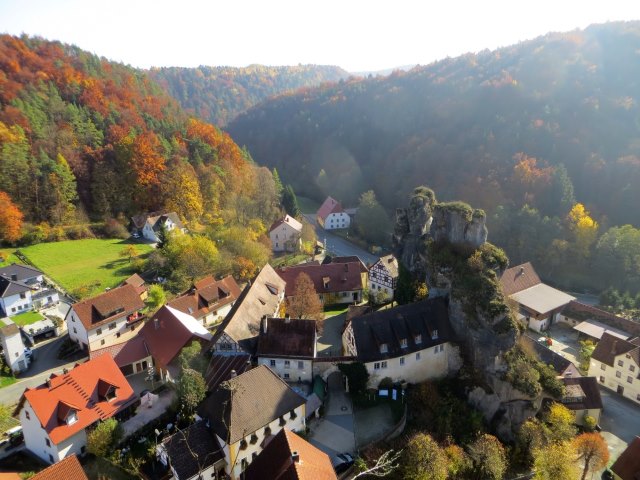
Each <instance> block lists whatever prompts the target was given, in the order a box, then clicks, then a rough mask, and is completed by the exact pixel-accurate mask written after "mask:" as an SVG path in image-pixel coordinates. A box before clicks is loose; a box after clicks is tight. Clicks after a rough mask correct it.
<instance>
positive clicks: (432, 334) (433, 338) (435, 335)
mask: <svg viewBox="0 0 640 480" xmlns="http://www.w3.org/2000/svg"><path fill="white" fill-rule="evenodd" d="M431 339H432V340H437V339H438V330H437V329H436V330H434V331H433V332H431Z"/></svg>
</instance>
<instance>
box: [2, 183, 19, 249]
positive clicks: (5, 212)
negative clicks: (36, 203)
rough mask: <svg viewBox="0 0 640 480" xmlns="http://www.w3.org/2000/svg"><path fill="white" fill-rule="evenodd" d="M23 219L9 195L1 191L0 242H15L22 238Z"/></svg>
mask: <svg viewBox="0 0 640 480" xmlns="http://www.w3.org/2000/svg"><path fill="white" fill-rule="evenodd" d="M22 217H23V216H22V212H21V211H20V209H19V208H18V207H17V206H16V205H15V204H14V203H13V202H12V201H11V198H10V197H9V195H7V194H6V193H5V192H1V191H0V241H6V242H15V241H16V240H18V239H19V238H20V231H21V230H22Z"/></svg>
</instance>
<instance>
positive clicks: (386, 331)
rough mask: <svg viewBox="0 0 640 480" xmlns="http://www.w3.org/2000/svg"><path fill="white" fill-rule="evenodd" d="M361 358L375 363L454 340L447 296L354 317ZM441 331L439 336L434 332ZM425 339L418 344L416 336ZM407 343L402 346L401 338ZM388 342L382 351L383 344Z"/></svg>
mask: <svg viewBox="0 0 640 480" xmlns="http://www.w3.org/2000/svg"><path fill="white" fill-rule="evenodd" d="M351 325H352V328H353V335H354V337H355V342H356V350H357V352H358V360H359V361H361V362H372V361H376V360H385V359H388V358H395V357H399V356H402V355H406V354H408V353H411V352H417V351H420V350H424V349H426V348H430V347H433V346H435V345H440V344H443V343H446V342H448V341H452V340H454V332H453V329H452V328H451V324H450V323H449V312H448V309H447V304H446V301H445V299H444V298H432V299H427V300H422V301H420V302H416V303H410V304H408V305H402V306H400V307H396V308H391V309H387V310H380V311H377V312H373V313H369V314H367V315H363V316H361V317H355V318H353V319H352V320H351ZM436 331H437V337H436V338H434V335H433V334H434V333H436ZM418 335H420V336H421V340H422V341H421V342H420V343H419V344H416V342H415V339H416V336H418ZM402 339H406V340H407V346H406V347H405V348H402V347H401V340H402ZM382 344H386V345H387V352H386V353H381V351H380V346H381V345H382Z"/></svg>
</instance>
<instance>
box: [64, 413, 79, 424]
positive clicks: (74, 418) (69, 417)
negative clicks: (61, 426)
mask: <svg viewBox="0 0 640 480" xmlns="http://www.w3.org/2000/svg"><path fill="white" fill-rule="evenodd" d="M77 421H78V415H77V413H76V411H75V410H69V413H68V414H67V425H73V424H74V423H76V422H77Z"/></svg>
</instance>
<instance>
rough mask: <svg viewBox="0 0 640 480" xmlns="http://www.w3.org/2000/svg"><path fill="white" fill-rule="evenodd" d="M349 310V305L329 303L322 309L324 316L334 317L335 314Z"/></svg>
mask: <svg viewBox="0 0 640 480" xmlns="http://www.w3.org/2000/svg"><path fill="white" fill-rule="evenodd" d="M347 310H349V305H331V306H329V307H326V308H325V309H324V318H329V317H335V316H336V315H342V314H343V313H345V312H346V311H347Z"/></svg>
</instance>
